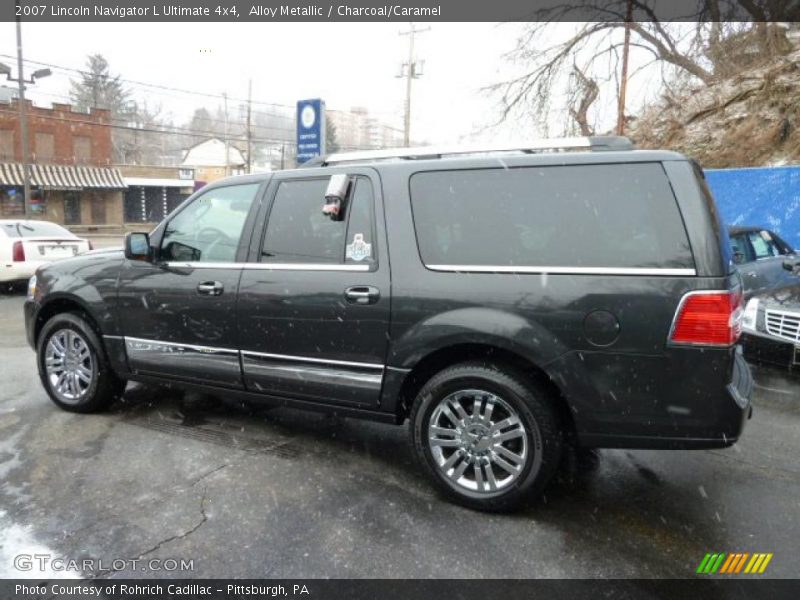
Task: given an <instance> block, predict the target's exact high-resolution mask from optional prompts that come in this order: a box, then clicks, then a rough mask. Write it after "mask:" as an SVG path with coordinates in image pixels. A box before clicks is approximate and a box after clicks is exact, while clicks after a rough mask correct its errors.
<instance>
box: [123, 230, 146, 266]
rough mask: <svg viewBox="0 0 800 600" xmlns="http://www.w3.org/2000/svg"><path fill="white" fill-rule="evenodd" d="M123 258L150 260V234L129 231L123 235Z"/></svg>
mask: <svg viewBox="0 0 800 600" xmlns="http://www.w3.org/2000/svg"><path fill="white" fill-rule="evenodd" d="M125 258H127V259H128V260H144V261H149V260H150V236H149V235H148V234H146V233H140V232H131V233H128V234H126V235H125Z"/></svg>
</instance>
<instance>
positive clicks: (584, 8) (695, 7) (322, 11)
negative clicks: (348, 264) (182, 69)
mask: <svg viewBox="0 0 800 600" xmlns="http://www.w3.org/2000/svg"><path fill="white" fill-rule="evenodd" d="M15 2H16V4H15ZM384 2H385V4H381V3H380V0H246V1H245V0H166V1H161V0H156V1H153V0H2V2H0V21H12V20H14V19H16V18H19V19H22V20H23V21H43V22H44V21H47V22H62V23H75V22H90V21H98V22H102V21H104V22H112V21H135V22H158V21H164V22H171V21H172V22H178V21H187V22H203V21H206V22H232V23H235V22H270V21H275V22H303V21H307V22H326V21H328V22H337V21H339V22H344V21H350V22H353V21H365V22H367V21H373V22H374V21H389V22H391V21H422V22H425V21H428V22H436V21H461V22H468V21H623V20H625V19H626V18H627V17H628V15H630V16H631V17H632V20H633V21H655V20H657V21H798V20H800V0H428V1H427V2H426V1H424V0H384Z"/></svg>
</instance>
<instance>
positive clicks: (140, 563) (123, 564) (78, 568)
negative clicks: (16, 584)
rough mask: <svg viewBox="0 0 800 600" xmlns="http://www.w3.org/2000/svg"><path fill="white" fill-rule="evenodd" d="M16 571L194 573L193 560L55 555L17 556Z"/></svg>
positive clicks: (15, 559)
mask: <svg viewBox="0 0 800 600" xmlns="http://www.w3.org/2000/svg"><path fill="white" fill-rule="evenodd" d="M14 568H15V569H17V571H22V572H25V573H27V572H31V571H33V572H49V573H70V574H72V573H74V574H85V573H102V572H107V571H151V572H152V571H158V572H170V573H172V572H180V571H194V559H191V560H186V559H184V558H148V559H141V558H114V559H110V560H109V559H102V558H81V559H74V558H63V557H59V556H53V555H52V554H17V555H16V556H15V557H14Z"/></svg>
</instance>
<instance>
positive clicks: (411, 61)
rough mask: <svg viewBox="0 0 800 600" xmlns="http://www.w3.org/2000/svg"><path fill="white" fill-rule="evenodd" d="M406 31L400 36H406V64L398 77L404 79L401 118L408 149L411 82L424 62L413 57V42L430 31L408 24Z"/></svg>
mask: <svg viewBox="0 0 800 600" xmlns="http://www.w3.org/2000/svg"><path fill="white" fill-rule="evenodd" d="M409 25H410V29H409V30H408V31H401V32H400V35H407V36H408V62H406V63H403V66H402V69H401V71H400V75H398V77H405V78H406V102H405V111H404V116H403V145H404V146H405V147H406V148H408V147H409V146H410V145H411V82H412V81H413V80H414V79H419V78H420V77H421V76H422V66H423V65H424V63H425V61H417V60H416V57H415V55H414V42H415V41H416V36H417V34H419V33H425V32H426V31H430V30H431V28H430V27H426V28H424V29H417V28H416V26H415V25H414V23H409Z"/></svg>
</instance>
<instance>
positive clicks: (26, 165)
mask: <svg viewBox="0 0 800 600" xmlns="http://www.w3.org/2000/svg"><path fill="white" fill-rule="evenodd" d="M16 5H17V6H19V0H17V2H16ZM18 14H19V13H18ZM16 20H17V76H16V77H12V76H11V67H9V66H8V65H6V64H3V63H0V75H5V76H6V79H7V80H8V81H14V82H16V83H17V84H18V85H19V88H18V89H19V99H18V100H17V102H18V104H19V130H20V137H21V138H22V139H21V140H20V146H21V148H22V171H23V173H22V179H23V182H22V183H23V188H24V192H23V196H24V197H23V198H22V201H23V206H24V208H25V218H26V219H28V218H30V216H31V208H30V201H31V164H30V147H29V140H28V105H27V103H26V100H25V84H26V83H28V84H31V85H33V84H34V83H36V80H37V79H41V78H42V77H47V76H48V75H51V74H52V73H51V72H50V69H39V70H38V71H34V72H33V73H32V74H31V78H30V79H25V74H24V71H23V70H22V24H21V21H20V17H19V16H17V19H16Z"/></svg>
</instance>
